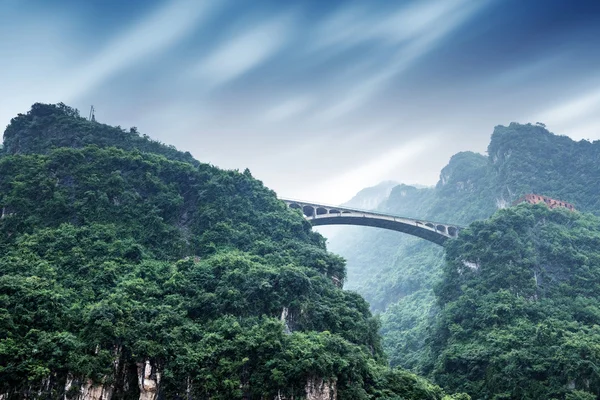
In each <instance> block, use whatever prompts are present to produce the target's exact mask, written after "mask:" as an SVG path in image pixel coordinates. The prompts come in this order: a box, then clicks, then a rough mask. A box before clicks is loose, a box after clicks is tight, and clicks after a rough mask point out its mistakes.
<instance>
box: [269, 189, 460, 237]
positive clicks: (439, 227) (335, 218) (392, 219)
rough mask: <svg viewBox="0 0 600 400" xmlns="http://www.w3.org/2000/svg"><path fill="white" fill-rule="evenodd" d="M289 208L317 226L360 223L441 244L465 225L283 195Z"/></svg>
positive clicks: (455, 234)
mask: <svg viewBox="0 0 600 400" xmlns="http://www.w3.org/2000/svg"><path fill="white" fill-rule="evenodd" d="M280 200H282V201H283V202H285V203H286V204H287V205H288V207H290V208H293V209H298V210H300V211H302V213H303V214H304V217H305V218H306V219H307V220H308V221H310V223H311V224H312V225H313V226H318V225H361V226H373V227H377V228H383V229H389V230H393V231H397V232H403V233H407V234H409V235H413V236H417V237H420V238H422V239H425V240H429V241H430V242H433V243H435V244H439V245H440V246H441V245H443V244H444V242H445V241H446V240H448V239H450V238H454V237H456V236H458V232H459V231H460V229H461V228H462V227H460V226H458V225H453V224H446V223H439V222H433V221H426V220H422V219H414V218H406V217H400V216H397V215H391V214H385V213H381V212H377V211H367V210H359V209H356V208H350V207H336V206H329V205H325V204H320V203H313V202H308V201H300V200H292V199H284V198H280Z"/></svg>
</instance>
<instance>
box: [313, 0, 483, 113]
mask: <svg viewBox="0 0 600 400" xmlns="http://www.w3.org/2000/svg"><path fill="white" fill-rule="evenodd" d="M487 3H489V2H486V1H481V2H472V1H467V0H430V1H427V2H416V3H411V4H410V5H409V6H406V7H404V8H402V9H400V10H399V11H397V12H395V13H393V14H391V15H390V16H389V17H384V18H383V20H377V21H374V20H372V19H366V18H362V19H361V18H360V16H361V14H360V13H358V12H356V11H354V12H352V14H351V15H352V17H349V16H348V14H346V12H344V13H342V15H341V16H337V17H334V18H333V20H332V21H330V22H329V24H331V25H329V26H326V27H325V28H323V29H324V31H325V32H327V31H330V30H339V31H341V32H342V34H340V35H338V36H335V35H334V36H333V37H329V38H327V39H324V41H323V43H324V44H327V45H338V46H349V45H356V44H358V43H360V42H363V41H367V40H375V39H378V40H379V41H381V42H383V43H384V44H394V45H397V46H394V47H393V48H392V50H389V51H390V52H392V53H393V54H394V55H393V56H392V57H391V59H390V60H389V61H388V62H386V63H385V64H384V65H382V66H381V67H380V68H377V69H375V71H373V72H372V74H371V75H370V76H365V77H362V79H356V81H358V82H359V83H358V84H356V85H354V86H353V87H351V88H350V89H348V90H342V91H341V92H340V96H339V97H340V100H339V101H337V102H334V104H333V105H332V106H329V107H327V108H325V109H324V111H323V112H322V113H321V115H320V117H321V118H323V119H326V120H327V119H335V118H339V117H342V116H343V115H345V114H347V113H349V112H351V111H352V110H354V109H356V108H358V107H360V106H362V105H364V104H365V103H367V102H368V101H369V100H370V99H372V98H373V96H375V95H376V94H377V93H379V92H380V91H381V90H384V89H385V87H386V85H387V84H388V83H389V81H390V80H392V79H394V78H397V77H398V75H399V74H401V73H402V72H404V71H405V70H406V69H408V68H410V67H411V66H412V65H414V64H415V63H416V62H417V61H418V60H419V59H420V58H421V57H423V56H425V55H426V54H428V53H430V52H431V51H433V50H434V49H435V48H436V47H437V46H438V45H439V44H440V43H441V42H442V41H443V40H444V39H445V38H446V36H448V35H449V34H451V33H452V32H453V31H454V30H456V29H457V28H458V27H460V26H461V25H462V24H463V23H464V22H466V21H467V20H468V19H469V18H471V17H472V16H473V15H474V14H475V12H476V11H478V10H479V9H481V8H482V7H483V6H484V5H486V4H487ZM371 18H372V17H371ZM378 18H379V17H378ZM341 25H343V27H341ZM324 36H325V35H324Z"/></svg>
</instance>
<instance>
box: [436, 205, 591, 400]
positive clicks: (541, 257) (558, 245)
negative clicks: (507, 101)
mask: <svg viewBox="0 0 600 400" xmlns="http://www.w3.org/2000/svg"><path fill="white" fill-rule="evenodd" d="M435 293H436V296H437V299H438V301H439V304H440V308H441V311H440V314H439V318H438V319H437V324H436V325H435V326H434V327H433V328H432V333H431V336H430V338H431V349H432V350H431V358H430V361H431V364H430V365H429V367H430V368H431V369H432V374H433V376H434V377H435V380H436V382H438V383H439V384H441V385H443V386H445V387H447V388H451V389H453V390H463V391H466V392H468V393H470V394H472V395H473V397H474V398H482V399H491V398H495V399H573V400H574V399H589V400H592V399H597V398H598V396H599V395H600V375H599V374H598V368H597V366H598V365H600V306H599V304H600V219H599V218H598V217H596V216H594V215H592V214H586V213H579V212H572V211H569V210H566V209H564V208H563V209H560V208H558V209H554V210H550V209H549V208H548V207H547V206H545V205H543V204H538V205H535V206H531V205H528V204H522V205H519V206H518V207H512V208H508V209H504V210H501V211H500V212H498V213H496V214H495V215H494V216H493V217H492V218H491V219H489V220H485V221H481V222H475V223H473V224H472V225H471V226H470V227H469V229H466V230H464V231H462V232H461V234H460V235H459V237H458V239H456V240H452V241H449V242H448V245H447V247H446V263H445V265H444V267H443V272H442V279H440V281H439V283H438V284H437V285H436V287H435Z"/></svg>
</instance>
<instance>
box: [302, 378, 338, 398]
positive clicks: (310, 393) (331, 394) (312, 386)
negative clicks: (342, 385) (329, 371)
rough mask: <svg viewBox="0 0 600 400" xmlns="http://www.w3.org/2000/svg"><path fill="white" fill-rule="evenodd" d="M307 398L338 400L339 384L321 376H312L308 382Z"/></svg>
mask: <svg viewBox="0 0 600 400" xmlns="http://www.w3.org/2000/svg"><path fill="white" fill-rule="evenodd" d="M305 389H306V400H336V399H337V384H336V382H335V381H327V380H323V379H321V378H317V377H314V378H311V379H309V380H308V381H307V382H306V388H305Z"/></svg>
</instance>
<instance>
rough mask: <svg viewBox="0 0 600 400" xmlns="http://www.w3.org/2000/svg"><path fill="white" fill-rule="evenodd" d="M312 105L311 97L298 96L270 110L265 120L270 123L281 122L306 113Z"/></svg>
mask: <svg viewBox="0 0 600 400" xmlns="http://www.w3.org/2000/svg"><path fill="white" fill-rule="evenodd" d="M312 103H313V99H312V98H310V97H309V96H296V97H293V98H290V99H287V100H285V101H283V102H281V103H280V104H277V105H276V106H273V107H271V108H269V109H268V110H267V111H266V112H265V115H264V118H265V120H266V121H268V122H281V121H283V120H286V119H288V118H291V117H294V116H297V115H298V114H300V113H302V112H304V111H306V110H307V109H308V108H309V107H310V105H311V104H312Z"/></svg>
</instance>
